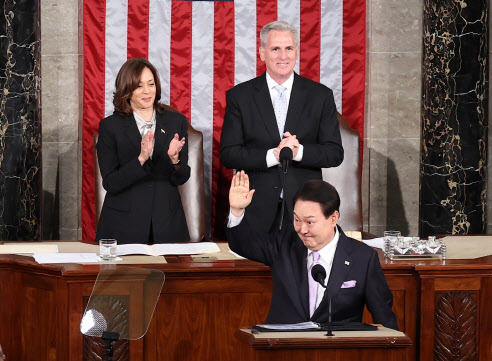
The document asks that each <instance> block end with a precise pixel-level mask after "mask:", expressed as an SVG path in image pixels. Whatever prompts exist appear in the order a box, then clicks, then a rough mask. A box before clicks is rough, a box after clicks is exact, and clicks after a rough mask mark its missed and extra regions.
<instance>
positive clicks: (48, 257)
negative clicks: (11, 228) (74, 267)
mask: <svg viewBox="0 0 492 361" xmlns="http://www.w3.org/2000/svg"><path fill="white" fill-rule="evenodd" d="M32 256H33V257H34V259H35V260H36V262H38V263H39V264H49V263H97V262H99V257H98V256H97V254H96V253H35V254H33V255H32Z"/></svg>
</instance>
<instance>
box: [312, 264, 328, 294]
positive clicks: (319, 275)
mask: <svg viewBox="0 0 492 361" xmlns="http://www.w3.org/2000/svg"><path fill="white" fill-rule="evenodd" d="M311 276H312V277H313V280H315V281H316V282H318V283H319V284H320V285H321V286H323V287H324V288H326V286H325V278H326V270H325V268H324V267H323V266H322V265H320V264H315V265H314V266H313V268H311Z"/></svg>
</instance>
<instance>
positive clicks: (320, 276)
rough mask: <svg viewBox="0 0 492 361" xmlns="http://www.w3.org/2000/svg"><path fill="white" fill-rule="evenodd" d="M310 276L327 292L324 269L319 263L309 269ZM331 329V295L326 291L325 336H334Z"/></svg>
mask: <svg viewBox="0 0 492 361" xmlns="http://www.w3.org/2000/svg"><path fill="white" fill-rule="evenodd" d="M311 277H313V279H314V280H315V281H316V282H318V283H319V284H320V285H321V286H322V287H323V288H324V289H325V293H326V292H328V287H327V286H325V278H326V270H325V269H324V267H323V266H321V265H320V264H317V265H315V266H314V267H313V268H312V269H311ZM332 329H333V322H332V320H331V296H330V294H329V293H328V325H327V330H326V331H327V332H326V335H325V336H329V337H332V336H335V335H334V334H333V331H332Z"/></svg>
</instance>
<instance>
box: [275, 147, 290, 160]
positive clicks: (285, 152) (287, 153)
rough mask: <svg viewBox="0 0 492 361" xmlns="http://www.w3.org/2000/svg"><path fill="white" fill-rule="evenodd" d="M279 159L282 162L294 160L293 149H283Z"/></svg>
mask: <svg viewBox="0 0 492 361" xmlns="http://www.w3.org/2000/svg"><path fill="white" fill-rule="evenodd" d="M278 158H279V159H280V161H283V160H292V149H290V148H289V147H283V148H282V149H280V154H279V156H278Z"/></svg>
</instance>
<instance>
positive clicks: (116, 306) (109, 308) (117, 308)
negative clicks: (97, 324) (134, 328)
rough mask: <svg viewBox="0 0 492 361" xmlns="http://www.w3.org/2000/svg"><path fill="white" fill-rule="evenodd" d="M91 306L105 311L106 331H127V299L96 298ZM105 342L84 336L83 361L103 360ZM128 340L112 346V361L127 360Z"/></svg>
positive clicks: (120, 297)
mask: <svg viewBox="0 0 492 361" xmlns="http://www.w3.org/2000/svg"><path fill="white" fill-rule="evenodd" d="M91 304H92V305H96V306H97V307H95V308H97V309H98V310H105V312H104V314H109V315H110V323H109V324H108V329H110V330H114V331H115V332H119V333H122V331H123V330H127V329H128V328H127V324H128V298H127V297H125V296H109V297H108V296H96V297H95V298H93V299H91ZM104 352H105V342H104V341H103V340H102V339H101V338H100V337H90V336H84V345H83V357H82V360H83V361H103V360H105V358H104V355H105V353H104ZM129 357H130V356H129V342H128V340H119V341H117V342H115V343H114V344H113V360H114V361H128V360H129Z"/></svg>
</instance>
